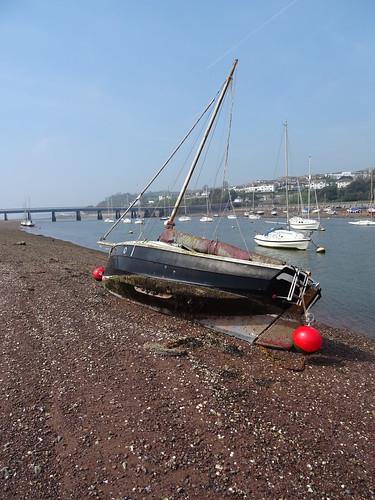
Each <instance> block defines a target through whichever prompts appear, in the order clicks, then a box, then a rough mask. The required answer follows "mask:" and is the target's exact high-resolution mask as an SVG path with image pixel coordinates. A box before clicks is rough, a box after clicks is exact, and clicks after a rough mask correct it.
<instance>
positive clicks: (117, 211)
mask: <svg viewBox="0 0 375 500" xmlns="http://www.w3.org/2000/svg"><path fill="white" fill-rule="evenodd" d="M120 217H121V214H120V210H116V219H119V218H120Z"/></svg>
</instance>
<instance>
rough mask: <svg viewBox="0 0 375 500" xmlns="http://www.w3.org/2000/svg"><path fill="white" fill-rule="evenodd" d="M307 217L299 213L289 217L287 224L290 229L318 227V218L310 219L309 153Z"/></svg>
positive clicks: (312, 228) (313, 228)
mask: <svg viewBox="0 0 375 500" xmlns="http://www.w3.org/2000/svg"><path fill="white" fill-rule="evenodd" d="M307 197H308V198H307V214H306V215H307V217H301V216H299V215H297V216H295V217H291V219H290V221H289V224H290V227H291V228H292V229H298V230H301V229H302V230H313V231H316V230H317V229H319V226H320V220H315V219H310V200H311V155H310V156H309V191H308V195H307Z"/></svg>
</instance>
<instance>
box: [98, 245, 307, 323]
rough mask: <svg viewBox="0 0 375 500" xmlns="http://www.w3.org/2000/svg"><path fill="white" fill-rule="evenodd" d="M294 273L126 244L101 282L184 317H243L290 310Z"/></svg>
mask: <svg viewBox="0 0 375 500" xmlns="http://www.w3.org/2000/svg"><path fill="white" fill-rule="evenodd" d="M295 273H296V272H295V269H294V268H293V267H292V266H288V265H283V266H275V265H267V264H264V263H263V264H256V263H253V262H247V261H241V260H238V259H230V258H220V257H213V256H210V255H203V254H199V253H195V252H187V251H176V250H171V249H170V247H169V248H168V246H164V247H163V245H160V247H158V246H157V245H156V246H152V245H150V246H148V245H147V244H145V245H144V244H134V243H129V244H126V243H124V244H119V245H116V246H114V247H113V248H112V250H111V253H110V256H109V259H108V262H107V265H106V268H105V272H104V276H103V284H104V286H105V287H106V288H108V289H109V290H110V291H111V292H113V293H115V294H117V295H120V296H123V297H127V298H130V299H132V300H135V301H137V302H141V303H144V304H146V305H149V306H152V307H156V308H158V309H161V310H163V311H166V312H172V313H176V314H182V315H184V316H188V317H190V316H197V315H213V314H215V315H218V314H223V315H228V314H231V315H245V314H259V313H264V312H266V313H272V312H275V313H278V312H280V311H283V310H286V309H289V308H290V307H291V306H292V305H293V300H292V301H291V300H287V299H286V298H287V297H288V294H290V289H291V286H292V283H293V280H294V278H295ZM299 292H300V286H299V285H298V284H297V286H296V287H295V294H296V296H297V295H298V294H299Z"/></svg>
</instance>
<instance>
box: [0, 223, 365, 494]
mask: <svg viewBox="0 0 375 500" xmlns="http://www.w3.org/2000/svg"><path fill="white" fill-rule="evenodd" d="M105 260H106V254H104V253H103V252H100V251H96V250H90V249H87V248H83V247H79V246H76V245H73V244H71V243H67V242H63V241H58V240H54V239H52V238H46V237H44V236H35V235H31V234H29V233H27V232H26V231H20V230H19V225H18V224H17V223H14V222H0V266H1V275H0V282H1V299H2V300H1V306H0V311H1V324H2V328H1V330H2V335H1V341H0V342H1V376H0V379H1V410H0V433H1V443H0V469H1V487H0V492H1V495H0V496H2V497H3V498H25V499H27V498H38V499H39V498H62V499H65V498H66V499H67V498H77V499H78V498H90V497H93V498H95V497H96V498H116V499H117V498H124V497H127V498H132V499H137V498H145V497H146V498H147V497H149V498H169V499H172V498H176V499H177V498H179V499H180V498H197V499H198V498H212V497H219V498H220V496H221V497H223V498H224V497H227V496H230V497H234V498H252V499H258V498H285V499H289V498H290V499H292V498H328V497H330V498H341V497H344V496H345V497H346V496H347V495H351V496H352V498H358V499H360V498H361V499H363V498H373V497H374V495H375V485H374V477H375V470H374V468H375V467H374V464H375V453H374V450H375V445H374V440H373V436H374V435H375V403H374V393H375V391H374V389H375V384H374V381H375V380H374V379H375V373H374V369H373V367H374V361H375V342H374V341H373V340H371V339H370V338H367V337H365V336H362V335H359V334H356V333H354V332H350V331H348V330H345V329H341V330H340V329H334V328H331V327H327V326H325V325H323V324H315V325H314V326H315V327H316V328H318V329H319V331H320V332H321V334H322V336H323V346H322V348H321V350H320V351H319V352H317V353H315V354H313V355H311V356H309V357H308V358H307V360H306V366H305V369H304V370H303V371H298V370H299V369H300V368H301V367H302V362H303V356H302V355H301V354H298V353H295V352H279V351H272V352H270V353H269V354H271V356H270V355H269V354H267V353H266V352H264V351H263V350H262V349H261V348H259V347H255V346H252V345H249V344H247V343H245V342H242V341H240V340H237V339H235V338H231V337H227V336H225V335H221V334H217V333H213V332H211V331H209V330H206V329H204V328H202V327H199V326H197V325H193V324H191V323H189V322H186V321H183V320H180V319H178V318H170V317H167V316H164V315H162V314H158V313H156V312H153V311H150V310H147V309H145V308H142V307H140V306H137V305H135V304H132V303H130V302H127V301H125V300H120V299H116V298H114V297H112V296H110V295H108V294H107V293H106V292H105V291H104V290H103V288H102V285H101V283H100V282H97V281H95V280H94V279H93V278H92V271H93V269H94V268H96V267H98V266H102V265H104V263H105ZM166 346H169V347H171V346H174V348H173V349H166ZM290 368H291V369H290Z"/></svg>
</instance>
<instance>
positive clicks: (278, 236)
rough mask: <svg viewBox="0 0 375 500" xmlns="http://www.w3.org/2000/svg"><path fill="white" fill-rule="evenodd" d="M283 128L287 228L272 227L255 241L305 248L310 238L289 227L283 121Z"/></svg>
mask: <svg viewBox="0 0 375 500" xmlns="http://www.w3.org/2000/svg"><path fill="white" fill-rule="evenodd" d="M284 130H285V201H286V222H287V228H286V229H284V228H272V229H270V230H268V231H266V232H265V233H263V234H256V235H255V236H254V240H255V242H256V243H257V244H258V245H259V246H262V247H271V248H288V249H295V250H306V249H307V247H308V244H309V242H310V240H311V238H310V236H308V235H307V234H304V233H300V232H297V231H294V230H291V229H290V225H289V200H288V125H287V121H286V120H285V122H284Z"/></svg>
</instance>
